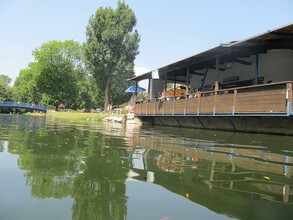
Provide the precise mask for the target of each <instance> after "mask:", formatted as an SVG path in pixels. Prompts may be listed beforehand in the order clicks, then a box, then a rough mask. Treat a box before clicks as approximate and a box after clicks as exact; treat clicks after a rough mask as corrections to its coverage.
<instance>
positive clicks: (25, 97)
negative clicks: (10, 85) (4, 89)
mask: <svg viewBox="0 0 293 220" xmlns="http://www.w3.org/2000/svg"><path fill="white" fill-rule="evenodd" d="M39 74H40V66H39V63H38V62H32V63H30V64H29V65H28V67H27V68H26V69H23V70H20V72H19V76H18V77H17V78H16V80H15V82H14V89H15V93H16V95H17V97H18V101H23V102H31V103H33V102H34V103H39V102H40V100H41V94H40V92H39V89H38V87H37V78H38V76H39Z"/></svg>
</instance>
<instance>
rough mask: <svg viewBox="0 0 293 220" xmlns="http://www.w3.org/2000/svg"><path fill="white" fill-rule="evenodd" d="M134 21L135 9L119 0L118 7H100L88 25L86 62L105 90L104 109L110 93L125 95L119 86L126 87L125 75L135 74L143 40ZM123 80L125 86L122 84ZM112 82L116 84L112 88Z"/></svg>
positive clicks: (98, 83)
mask: <svg viewBox="0 0 293 220" xmlns="http://www.w3.org/2000/svg"><path fill="white" fill-rule="evenodd" d="M135 25H136V17H135V14H134V12H133V11H132V10H131V9H130V8H129V7H128V5H126V4H125V3H124V2H122V1H118V6H117V9H116V10H114V9H112V8H102V7H101V8H99V9H98V10H97V11H96V13H95V15H93V16H92V17H91V18H90V20H89V24H88V26H87V28H86V37H87V39H86V43H85V57H86V64H87V67H88V69H89V71H90V73H91V74H92V75H93V77H94V79H95V82H96V83H97V85H98V86H99V87H100V88H101V90H102V91H103V95H104V108H105V109H106V107H107V105H108V104H109V103H110V93H113V94H114V97H115V93H116V94H119V96H123V95H124V96H125V94H124V91H123V93H121V91H117V90H121V88H123V89H125V88H126V86H127V85H128V83H127V82H126V79H127V78H128V77H131V76H133V75H134V72H133V71H134V70H133V69H134V64H133V62H134V59H135V56H136V55H137V54H138V47H139V41H140V38H139V34H138V32H137V30H134V27H135ZM121 83H122V84H123V85H126V86H125V87H122V86H121ZM112 84H113V85H116V86H115V88H112V90H111V85H112ZM119 85H120V86H119ZM114 89H115V90H116V91H115V90H114ZM123 89H122V90H123Z"/></svg>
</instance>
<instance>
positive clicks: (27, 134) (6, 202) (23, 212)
mask: <svg viewBox="0 0 293 220" xmlns="http://www.w3.org/2000/svg"><path fill="white" fill-rule="evenodd" d="M292 176H293V137H288V136H274V135H260V134H244V133H233V132H220V131H204V130H192V129H178V128H166V127H137V126H133V125H127V126H126V127H122V126H121V124H105V123H92V122H85V123H80V122H72V121H63V120H58V119H52V118H48V117H47V118H46V117H32V116H17V115H16V116H14V115H0V219H1V220H14V219H17V220H18V219H21V220H26V219H27V220H31V219H48V220H52V219H54V220H56V219H62V220H64V219H78V220H79V219H105V220H108V219H131V220H132V219H146V220H149V219H151V220H156V219H157V220H171V219H180V220H181V219H231V218H232V219H233V218H234V219H282V220H283V219H292V218H293V217H292V216H293V190H292V189H293V179H292Z"/></svg>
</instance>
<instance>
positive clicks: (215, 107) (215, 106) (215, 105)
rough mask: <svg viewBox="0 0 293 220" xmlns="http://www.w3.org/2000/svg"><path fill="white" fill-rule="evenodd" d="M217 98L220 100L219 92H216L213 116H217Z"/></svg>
mask: <svg viewBox="0 0 293 220" xmlns="http://www.w3.org/2000/svg"><path fill="white" fill-rule="evenodd" d="M217 98H218V91H215V100H214V108H213V115H215V114H216V109H217Z"/></svg>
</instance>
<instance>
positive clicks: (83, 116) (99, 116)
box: [47, 112, 109, 121]
mask: <svg viewBox="0 0 293 220" xmlns="http://www.w3.org/2000/svg"><path fill="white" fill-rule="evenodd" d="M107 116H109V114H108V113H77V112H48V113H47V117H52V118H61V119H67V120H79V121H88V120H90V121H102V120H103V119H104V118H105V117H107Z"/></svg>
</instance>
